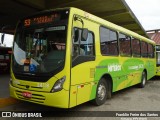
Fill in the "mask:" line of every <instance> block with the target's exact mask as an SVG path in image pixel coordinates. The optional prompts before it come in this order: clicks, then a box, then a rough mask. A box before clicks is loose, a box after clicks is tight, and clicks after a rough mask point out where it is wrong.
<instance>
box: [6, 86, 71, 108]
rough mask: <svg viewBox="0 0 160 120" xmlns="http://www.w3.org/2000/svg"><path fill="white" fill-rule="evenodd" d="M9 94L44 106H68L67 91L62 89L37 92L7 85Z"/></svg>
mask: <svg viewBox="0 0 160 120" xmlns="http://www.w3.org/2000/svg"><path fill="white" fill-rule="evenodd" d="M9 87H10V96H11V97H13V98H16V99H19V100H23V101H28V102H33V103H37V104H42V105H46V106H52V107H58V108H68V105H69V104H68V102H69V91H66V90H64V89H62V90H61V91H59V92H54V93H49V92H38V91H29V90H27V89H25V90H24V89H20V88H16V87H14V86H12V85H11V84H10V85H9Z"/></svg>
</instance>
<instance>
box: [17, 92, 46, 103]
mask: <svg viewBox="0 0 160 120" xmlns="http://www.w3.org/2000/svg"><path fill="white" fill-rule="evenodd" d="M16 95H17V96H18V98H19V99H21V100H25V101H31V102H36V103H44V101H45V96H43V95H40V94H32V97H31V98H26V97H24V96H23V95H22V91H18V90H17V91H16Z"/></svg>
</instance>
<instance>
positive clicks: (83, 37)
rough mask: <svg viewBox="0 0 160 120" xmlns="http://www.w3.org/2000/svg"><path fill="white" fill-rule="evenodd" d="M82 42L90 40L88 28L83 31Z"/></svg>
mask: <svg viewBox="0 0 160 120" xmlns="http://www.w3.org/2000/svg"><path fill="white" fill-rule="evenodd" d="M81 38H82V39H81V41H87V38H88V29H87V28H83V29H82V37H81Z"/></svg>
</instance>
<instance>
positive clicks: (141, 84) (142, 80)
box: [139, 71, 147, 88]
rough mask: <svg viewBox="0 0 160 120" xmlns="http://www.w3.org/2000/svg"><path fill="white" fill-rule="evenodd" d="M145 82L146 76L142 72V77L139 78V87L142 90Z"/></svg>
mask: <svg viewBox="0 0 160 120" xmlns="http://www.w3.org/2000/svg"><path fill="white" fill-rule="evenodd" d="M146 82H147V75H146V72H145V71H143V72H142V77H141V83H140V84H139V87H140V88H144V87H145V85H146Z"/></svg>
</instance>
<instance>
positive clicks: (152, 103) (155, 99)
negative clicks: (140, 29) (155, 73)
mask: <svg viewBox="0 0 160 120" xmlns="http://www.w3.org/2000/svg"><path fill="white" fill-rule="evenodd" d="M0 82H1V84H0V102H1V99H3V98H8V99H10V98H9V90H8V82H9V75H1V77H0ZM0 111H2V112H3V111H12V112H22V111H23V112H25V111H37V112H38V111H44V113H46V111H52V112H49V113H50V114H49V115H51V117H49V118H47V119H53V118H55V117H54V115H56V114H57V113H60V114H59V115H58V116H60V117H56V119H70V118H71V119H76V120H78V119H79V120H82V119H83V120H84V119H85V120H88V117H92V119H97V118H98V119H106V118H105V117H103V116H106V115H105V114H110V112H104V113H103V112H97V111H115V112H117V114H118V113H119V111H121V112H122V113H123V111H140V112H141V111H148V112H149V113H153V112H151V111H159V113H160V77H154V78H152V79H151V80H150V81H147V84H146V86H145V88H138V87H137V86H132V87H130V88H127V89H124V90H121V91H119V92H116V93H113V95H112V98H111V99H109V100H107V101H106V103H105V104H104V105H102V106H94V105H93V104H92V103H90V102H87V103H84V104H81V105H79V106H77V107H74V108H71V109H69V110H66V109H57V108H53V107H47V106H42V105H38V104H33V103H29V102H23V101H17V102H15V103H12V104H8V105H7V104H6V105H5V106H2V107H0ZM57 111H58V112H57ZM68 111H69V114H67V117H69V118H65V116H66V112H68ZM70 111H74V112H70ZM75 111H76V112H75ZM77 111H78V112H77ZM79 111H81V112H79ZM86 111H88V112H86ZM54 112H55V114H54ZM121 112H120V113H121ZM51 113H53V114H51ZM86 113H87V114H86ZM99 113H101V114H100V115H99ZM132 113H133V112H131V114H132ZM138 113H139V112H138ZM73 114H74V115H73ZM129 114H130V112H129ZM56 116H57V115H56ZM75 116H76V117H75ZM159 116H160V114H159ZM134 118H135V117H134ZM108 119H109V120H152V119H153V120H155V119H157V120H159V119H160V118H158V117H140V118H137V119H136V118H135V119H133V118H132V119H129V118H128V117H123V116H121V117H107V120H108Z"/></svg>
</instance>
